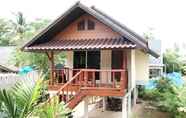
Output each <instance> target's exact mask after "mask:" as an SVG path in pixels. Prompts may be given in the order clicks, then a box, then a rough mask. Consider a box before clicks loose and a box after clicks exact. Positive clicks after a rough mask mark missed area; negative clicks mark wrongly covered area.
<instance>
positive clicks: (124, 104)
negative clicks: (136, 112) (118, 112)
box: [122, 96, 127, 118]
mask: <svg viewBox="0 0 186 118" xmlns="http://www.w3.org/2000/svg"><path fill="white" fill-rule="evenodd" d="M122 118H127V98H126V97H125V96H124V97H123V98H122Z"/></svg>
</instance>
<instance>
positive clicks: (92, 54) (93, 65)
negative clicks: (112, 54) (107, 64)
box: [87, 51, 100, 80]
mask: <svg viewBox="0 0 186 118" xmlns="http://www.w3.org/2000/svg"><path fill="white" fill-rule="evenodd" d="M87 68H88V69H100V51H88V52H87ZM99 75H100V73H99V72H96V73H95V79H96V80H99Z"/></svg>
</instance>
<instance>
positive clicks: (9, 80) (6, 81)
mask: <svg viewBox="0 0 186 118" xmlns="http://www.w3.org/2000/svg"><path fill="white" fill-rule="evenodd" d="M38 78H39V75H38V72H37V71H32V72H29V73H28V74H25V75H19V74H15V73H6V74H5V73H1V74H0V89H7V88H10V87H13V86H14V85H15V84H16V83H17V82H24V83H26V84H29V85H33V84H35V82H36V80H37V79H38Z"/></svg>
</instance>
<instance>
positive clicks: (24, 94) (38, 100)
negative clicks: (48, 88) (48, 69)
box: [0, 76, 69, 118]
mask: <svg viewBox="0 0 186 118" xmlns="http://www.w3.org/2000/svg"><path fill="white" fill-rule="evenodd" d="M43 78H44V76H42V77H41V78H40V79H38V81H37V82H36V84H30V83H31V81H32V80H29V79H28V80H27V81H28V82H26V83H25V82H23V81H22V82H19V83H16V85H15V86H14V87H13V88H10V89H6V90H5V89H3V90H0V110H1V111H0V112H3V114H5V118H30V117H39V118H65V117H62V116H65V115H66V114H67V113H69V112H68V109H66V107H65V106H64V105H63V104H62V103H58V102H56V101H58V98H56V99H55V100H53V101H52V102H50V103H47V102H46V99H45V101H43V100H42V98H43V95H44V94H43V93H45V92H44V89H43V86H44V85H43V83H44V82H43ZM29 81H30V82H29ZM43 102H44V103H45V104H43ZM58 116H59V117H58Z"/></svg>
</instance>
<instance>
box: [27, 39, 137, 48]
mask: <svg viewBox="0 0 186 118" xmlns="http://www.w3.org/2000/svg"><path fill="white" fill-rule="evenodd" d="M135 47H136V45H135V44H134V43H132V42H131V41H129V40H127V39H124V38H118V39H74V40H72V39H61V40H59V39H58V40H50V41H49V42H47V43H41V44H38V45H35V46H31V47H26V48H25V49H26V50H46V49H48V50H49V49H52V50H81V49H109V48H135Z"/></svg>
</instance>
